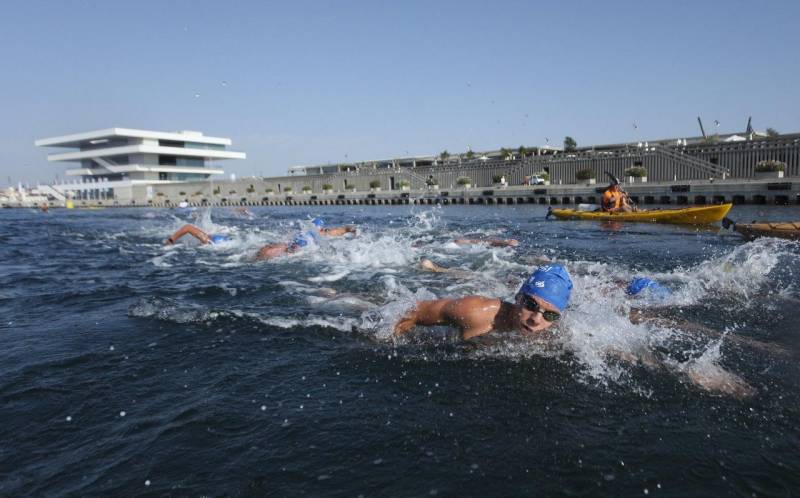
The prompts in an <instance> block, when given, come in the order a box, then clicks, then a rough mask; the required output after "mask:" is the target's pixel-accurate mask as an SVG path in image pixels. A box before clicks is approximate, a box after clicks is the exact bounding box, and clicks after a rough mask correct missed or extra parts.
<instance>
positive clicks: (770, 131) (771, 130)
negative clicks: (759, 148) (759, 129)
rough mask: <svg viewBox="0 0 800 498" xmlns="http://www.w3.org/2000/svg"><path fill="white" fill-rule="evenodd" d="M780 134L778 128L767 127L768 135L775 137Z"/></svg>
mask: <svg viewBox="0 0 800 498" xmlns="http://www.w3.org/2000/svg"><path fill="white" fill-rule="evenodd" d="M778 135H780V133H778V130H776V129H775V128H767V136H768V137H770V138H774V137H777V136H778Z"/></svg>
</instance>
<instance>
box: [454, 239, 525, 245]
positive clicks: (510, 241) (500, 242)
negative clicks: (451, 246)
mask: <svg viewBox="0 0 800 498" xmlns="http://www.w3.org/2000/svg"><path fill="white" fill-rule="evenodd" d="M453 243H455V244H458V245H460V246H463V245H470V244H488V245H490V246H492V247H516V246H518V245H519V242H518V241H517V240H515V239H486V240H482V239H455V240H454V241H453Z"/></svg>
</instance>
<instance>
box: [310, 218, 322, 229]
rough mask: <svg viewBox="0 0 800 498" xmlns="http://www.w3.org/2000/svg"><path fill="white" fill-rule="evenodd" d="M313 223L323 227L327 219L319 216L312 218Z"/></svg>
mask: <svg viewBox="0 0 800 498" xmlns="http://www.w3.org/2000/svg"><path fill="white" fill-rule="evenodd" d="M311 223H312V224H313V225H314V226H316V227H317V228H322V227H324V226H325V220H323V219H322V218H319V217H317V218H314V219H313V220H311Z"/></svg>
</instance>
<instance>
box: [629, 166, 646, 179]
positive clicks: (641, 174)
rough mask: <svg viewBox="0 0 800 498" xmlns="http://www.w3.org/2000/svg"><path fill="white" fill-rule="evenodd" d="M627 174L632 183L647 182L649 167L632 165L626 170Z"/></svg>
mask: <svg viewBox="0 0 800 498" xmlns="http://www.w3.org/2000/svg"><path fill="white" fill-rule="evenodd" d="M625 176H627V177H628V179H629V181H630V183H635V182H639V183H647V169H645V168H644V167H642V166H631V167H630V168H628V169H626V170H625Z"/></svg>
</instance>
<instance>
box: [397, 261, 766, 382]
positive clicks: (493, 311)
mask: <svg viewBox="0 0 800 498" xmlns="http://www.w3.org/2000/svg"><path fill="white" fill-rule="evenodd" d="M420 266H421V267H422V268H423V269H426V270H428V271H432V272H436V273H450V271H451V269H449V268H445V267H441V266H439V265H436V264H435V263H433V262H431V261H429V260H424V259H423V260H422V261H421V262H420ZM544 268H559V271H557V272H556V273H550V272H548V273H545V274H544V275H542V274H541V273H539V270H537V271H536V272H534V274H533V275H532V276H531V277H529V279H528V280H527V281H526V282H525V284H523V286H522V288H521V289H520V291H519V292H518V293H517V297H516V299H515V304H509V303H503V302H501V301H500V300H499V299H489V298H485V297H481V296H467V297H464V298H460V299H438V300H434V301H422V302H420V303H417V306H416V308H415V309H414V310H412V311H410V312H409V313H407V314H406V315H405V316H403V318H401V319H400V321H399V322H398V323H397V324H396V325H395V335H402V334H404V333H406V332H407V331H409V330H410V329H412V328H413V327H415V326H416V325H452V326H455V327H458V328H459V329H460V330H461V334H462V338H464V339H469V338H471V337H475V336H478V335H482V334H485V333H487V332H489V331H491V330H513V329H518V330H521V331H522V332H523V333H528V334H530V333H536V332H540V331H543V330H545V329H547V328H548V327H550V326H551V325H552V324H553V322H555V321H558V318H560V313H561V312H562V311H563V309H564V307H566V304H567V302H568V301H569V294H570V290H571V288H572V283H571V281H570V280H569V276H568V274H567V272H566V270H564V269H563V267H561V266H559V265H555V264H551V265H549V266H543V267H541V268H540V270H541V269H544ZM456 271H461V272H464V271H463V270H456ZM552 271H554V270H551V272H552ZM464 273H467V272H464ZM562 275H563V280H561V279H560V278H559V280H555V285H551V283H550V281H548V280H547V276H549V278H550V279H551V280H554V279H555V277H561V276H562ZM561 283H563V285H557V284H561ZM540 284H541V285H542V286H541V287H540V286H539V285H540ZM620 285H621V286H623V287H625V290H626V294H627V295H628V296H629V297H630V298H632V299H655V300H662V301H663V300H665V299H666V298H668V297H669V296H670V295H671V293H672V291H670V290H669V288H667V287H666V286H664V285H661V284H659V283H658V282H656V281H655V280H652V279H649V278H647V277H636V278H634V279H632V280H631V281H630V282H628V283H627V285H625V284H624V283H620ZM553 295H555V296H556V297H551V296H553ZM558 296H561V297H558ZM564 296H566V297H564ZM530 301H533V306H530V307H528V309H522V310H519V308H518V307H519V306H520V304H521V303H524V304H527V303H529V302H530ZM548 305H549V306H548ZM554 308H555V310H557V311H558V314H557V315H553V314H552V311H555V310H554ZM668 309H671V307H670V308H655V309H651V310H646V311H643V310H641V309H632V310H631V313H630V320H631V322H632V323H634V324H636V323H642V322H648V323H654V324H658V325H665V326H669V327H676V328H679V329H681V330H686V331H688V332H692V333H698V334H702V335H706V336H711V337H717V338H718V337H721V336H722V334H721V333H719V332H716V331H714V330H712V329H709V328H708V327H704V326H702V325H699V324H692V323H691V322H687V321H682V322H679V321H677V320H674V319H670V318H664V317H663V316H662V314H663V311H665V310H668ZM532 310H537V312H534V313H533V314H532V315H531V314H530V313H531V311H532ZM545 310H549V311H545ZM539 311H541V312H542V313H539ZM540 315H541V316H540ZM548 315H549V316H548ZM540 335H541V334H540ZM553 337H554V336H552V335H550V336H544V338H547V339H552V338H553ZM725 337H726V338H727V339H729V340H731V341H732V342H735V343H742V344H746V345H748V346H752V347H756V348H758V349H764V350H768V351H770V352H773V350H774V349H775V348H773V347H770V345H768V344H763V343H760V342H759V341H755V340H752V339H749V338H745V337H737V336H733V335H731V334H727V335H725ZM778 350H780V348H778ZM605 354H606V355H607V356H609V357H611V358H615V359H617V360H620V361H623V362H626V363H629V364H633V365H636V364H639V365H642V366H645V367H647V368H649V369H651V370H670V371H675V372H677V373H678V374H681V375H685V377H686V378H687V379H688V380H689V381H690V382H691V383H692V384H694V385H695V386H697V387H700V388H701V389H704V390H706V391H709V392H713V393H720V394H727V395H731V396H735V397H738V398H745V397H749V396H752V395H754V394H755V393H756V389H755V388H753V387H752V386H750V385H749V384H748V383H747V382H746V381H745V380H744V379H742V378H741V377H739V376H737V375H736V374H734V373H732V372H729V371H727V370H725V369H724V368H722V367H720V366H718V365H716V364H707V365H704V366H698V365H696V364H695V363H694V362H686V363H682V364H680V365H678V366H675V365H672V364H670V363H668V362H664V361H662V360H659V359H658V358H657V357H656V356H655V355H654V354H653V353H652V352H649V351H644V352H641V353H638V354H634V353H631V352H627V351H620V350H617V349H615V348H608V349H607V350H606V351H605Z"/></svg>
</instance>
